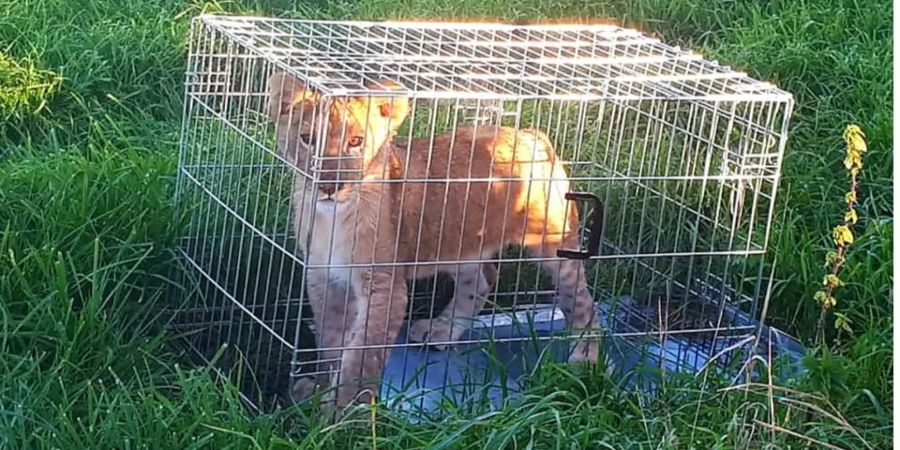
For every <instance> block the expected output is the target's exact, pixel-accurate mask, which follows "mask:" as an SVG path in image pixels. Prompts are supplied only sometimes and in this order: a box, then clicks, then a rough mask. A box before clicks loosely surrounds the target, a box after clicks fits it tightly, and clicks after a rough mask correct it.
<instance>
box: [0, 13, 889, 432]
mask: <svg viewBox="0 0 900 450" xmlns="http://www.w3.org/2000/svg"><path fill="white" fill-rule="evenodd" d="M0 11H2V14H0V17H2V18H0V42H2V43H3V46H2V47H0V120H2V124H0V205H2V207H0V355H3V356H2V357H0V448H92V449H100V448H154V449H156V448H178V449H188V448H202V447H211V448H345V447H360V446H364V447H366V448H382V449H387V448H403V449H406V448H501V447H502V448H519V447H523V448H603V447H606V448H622V447H654V448H656V447H663V448H691V447H693V448H734V447H744V448H760V447H763V446H765V445H767V444H774V445H776V446H778V447H781V448H788V447H790V448H795V447H799V446H803V445H805V444H806V443H809V442H814V443H813V444H812V446H813V447H822V446H824V445H825V443H828V445H833V446H837V447H840V448H886V447H888V446H889V445H890V442H891V432H892V427H893V421H892V414H893V411H892V409H891V403H890V401H891V398H892V395H893V386H892V384H891V379H892V369H891V358H892V353H891V347H890V342H889V339H890V336H891V334H892V329H893V320H892V318H891V311H892V302H893V298H892V293H891V281H892V276H891V274H892V270H893V264H892V257H891V248H892V235H893V220H892V197H891V195H892V194H891V187H892V178H891V162H892V156H893V148H892V140H891V124H892V105H891V98H892V95H893V85H892V69H891V67H892V59H893V47H892V35H891V17H892V10H891V3H890V2H889V1H887V0H855V1H843V0H814V1H813V0H772V1H768V2H736V1H731V0H712V1H710V0H637V1H620V0H601V1H588V0H571V1H548V0H477V1H476V0H460V1H446V0H408V1H398V0H368V1H363V0H335V1H324V0H319V1H316V0H306V1H304V0H297V1H296V2H292V1H287V0H272V1H269V2H265V1H262V0H255V1H254V0H239V1H235V2H206V1H202V0H161V1H157V2H136V1H131V2H125V1H122V2H119V1H114V0H85V1H81V2H72V1H68V0H2V1H0ZM204 11H211V12H212V11H230V12H238V11H243V12H262V13H269V14H278V15H282V16H286V17H320V18H335V17H337V18H354V19H357V18H389V17H501V18H506V19H541V18H551V17H553V18H558V17H563V18H569V19H577V18H606V19H609V20H614V21H617V22H620V23H625V24H628V25H630V26H634V27H638V28H640V29H642V30H645V31H647V32H652V33H655V34H657V35H658V36H660V37H662V38H663V39H665V40H666V41H667V42H672V43H675V44H679V45H682V46H683V47H687V48H691V49H694V50H696V51H699V52H701V53H703V54H705V55H707V56H708V57H710V58H714V59H718V60H719V61H720V62H722V63H724V64H728V65H731V66H733V67H736V68H739V69H741V70H745V71H747V72H749V73H750V74H752V75H753V76H754V77H757V78H760V79H763V80H768V81H771V82H773V83H776V84H777V85H778V86H780V87H782V88H784V89H786V90H788V91H790V92H792V93H793V94H794V95H795V96H796V99H797V108H796V110H795V116H794V120H793V124H792V126H791V129H790V133H791V134H790V143H789V148H788V152H787V158H786V160H785V162H784V183H783V184H782V187H781V191H780V202H779V208H780V209H779V210H780V211H781V214H780V215H779V223H778V224H777V228H776V231H775V234H774V236H773V242H774V249H775V250H774V251H775V252H776V255H777V265H778V277H779V282H778V283H777V284H776V288H775V294H774V298H773V306H772V308H771V309H770V311H769V314H768V319H769V321H770V322H771V323H773V324H775V325H776V326H778V327H780V328H782V329H784V330H786V331H788V332H790V333H792V334H794V335H796V336H798V337H799V338H801V339H803V340H804V342H805V343H807V344H809V345H810V348H811V351H810V357H809V358H807V359H806V360H805V362H804V363H805V364H806V365H807V367H808V368H809V369H810V370H809V372H808V375H807V376H805V377H803V378H802V379H788V380H777V381H778V384H779V385H780V386H782V388H779V389H777V390H775V391H774V392H773V393H772V395H771V396H769V395H766V392H765V391H760V392H758V393H757V392H748V391H721V390H716V387H715V386H712V387H711V386H709V385H707V386H705V387H704V386H701V385H700V383H698V382H697V381H696V380H691V379H685V380H674V381H672V382H671V383H669V384H667V385H666V386H664V388H663V389H662V392H661V393H660V394H659V395H658V396H655V397H648V396H641V395H637V394H633V393H626V392H623V391H622V390H620V389H618V388H617V387H616V386H615V385H614V384H613V383H612V382H611V381H610V380H609V379H607V378H605V377H603V376H602V375H600V374H584V373H581V374H572V373H571V372H570V371H568V370H567V369H564V368H559V367H548V368H547V369H546V370H544V371H542V372H541V373H539V374H538V375H537V376H536V377H535V379H534V380H533V381H532V383H531V385H532V387H531V390H530V391H529V392H528V395H527V396H526V398H525V400H524V402H522V403H518V404H512V405H509V406H508V407H506V408H503V409H500V410H498V411H493V412H488V411H483V412H480V413H471V412H462V411H452V410H448V411H446V414H445V416H444V417H443V418H442V419H441V420H440V421H435V422H433V423H424V424H418V425H411V424H409V423H406V422H403V421H402V420H400V419H398V418H397V417H396V415H394V414H393V413H392V412H390V411H387V410H383V409H377V410H376V411H374V413H373V414H372V415H368V414H367V415H363V416H360V417H359V418H358V419H357V420H355V421H350V422H347V423H344V424H342V425H339V426H334V427H331V426H328V425H327V424H326V423H324V422H322V421H321V420H319V419H318V418H317V416H315V415H313V414H310V413H309V412H308V411H306V410H304V409H302V408H301V409H294V410H287V411H281V412H278V413H272V414H253V413H251V412H248V411H247V410H246V409H245V408H244V407H243V406H242V404H241V402H240V399H239V397H238V396H237V394H236V392H235V391H234V389H233V388H231V387H230V386H229V385H227V384H224V383H221V382H218V381H215V379H214V378H213V377H211V376H210V374H209V373H208V372H207V371H206V370H203V369H192V368H185V367H180V366H178V365H177V364H176V363H175V357H174V355H173V354H172V353H171V352H170V351H169V350H168V347H166V346H165V345H164V344H165V342H166V339H168V336H167V335H165V334H163V333H162V332H161V330H160V327H159V320H156V319H157V316H156V314H157V313H158V311H159V308H158V306H159V305H160V304H161V303H162V302H164V301H165V300H166V298H167V295H169V294H168V293H170V292H172V291H173V289H172V288H171V286H170V284H171V280H169V279H168V276H169V274H170V273H171V270H170V269H171V265H172V264H173V263H174V258H173V256H172V253H171V251H170V250H171V248H172V242H173V239H174V230H173V226H172V223H171V220H170V218H171V217H172V197H173V189H174V174H175V167H176V154H177V152H176V150H177V142H178V131H179V126H180V114H181V109H180V108H181V89H182V88H181V83H182V80H183V65H184V61H185V54H186V33H187V29H188V26H189V19H190V17H192V16H194V15H196V14H199V13H201V12H204ZM848 123H856V124H858V125H860V126H861V127H862V129H863V130H864V131H865V133H866V134H867V136H868V138H869V145H870V148H871V150H870V152H869V153H867V154H866V160H865V167H864V169H863V175H862V187H861V190H860V197H861V202H862V205H861V207H860V208H859V214H860V217H861V221H860V223H859V224H858V225H857V227H856V230H857V240H856V244H855V245H854V246H853V247H851V250H850V253H849V255H848V261H847V266H846V269H845V272H844V273H843V274H842V276H841V278H842V279H843V280H844V281H845V282H846V283H847V285H846V286H844V287H843V288H841V289H840V290H839V291H838V302H837V306H836V311H837V312H840V313H843V314H846V316H847V317H848V318H849V319H850V320H851V327H852V329H853V333H852V334H851V333H847V332H842V333H840V334H839V333H837V332H836V331H835V330H834V327H833V325H832V324H833V316H832V317H831V318H829V321H828V322H827V324H826V325H827V328H828V329H827V340H826V341H827V346H826V347H822V348H814V346H813V345H812V344H813V339H814V337H815V334H816V326H817V325H816V324H817V320H818V305H817V304H816V302H815V301H814V300H813V293H814V292H815V291H816V290H818V289H819V285H820V284H821V282H822V276H823V275H824V271H825V269H824V267H823V265H824V261H825V255H826V253H827V252H828V251H829V249H830V248H831V247H832V246H833V245H832V242H831V237H830V236H831V228H832V227H833V226H834V225H835V224H836V223H837V222H838V221H839V220H840V219H841V217H842V212H841V209H842V207H843V196H844V192H845V191H846V190H847V187H848V183H849V182H848V178H847V175H846V173H845V172H844V170H843V168H842V166H841V160H842V158H843V148H842V142H841V133H842V131H843V129H844V127H845V126H846V125H847V124H848ZM770 400H773V401H771V402H770ZM371 417H374V418H375V425H374V426H371V424H370V423H369V420H370V418H371ZM768 424H776V425H777V426H776V427H772V426H771V425H768Z"/></svg>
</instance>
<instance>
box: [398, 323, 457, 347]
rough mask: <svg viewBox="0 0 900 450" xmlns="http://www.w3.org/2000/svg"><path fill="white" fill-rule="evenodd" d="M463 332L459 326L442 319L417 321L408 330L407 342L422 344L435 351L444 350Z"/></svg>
mask: <svg viewBox="0 0 900 450" xmlns="http://www.w3.org/2000/svg"><path fill="white" fill-rule="evenodd" d="M464 331H465V329H464V327H463V326H462V325H460V324H455V325H454V324H453V323H452V322H450V321H449V320H446V319H442V318H435V319H434V320H432V319H419V320H417V321H415V322H413V324H412V326H411V327H410V328H409V340H410V341H413V342H424V343H427V344H428V346H429V347H431V348H433V349H436V350H441V351H443V350H446V349H447V347H448V346H449V343H450V342H452V341H455V340H456V339H458V338H459V336H461V335H462V333H463V332H464Z"/></svg>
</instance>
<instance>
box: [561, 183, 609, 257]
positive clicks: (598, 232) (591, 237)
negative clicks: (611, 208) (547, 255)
mask: <svg viewBox="0 0 900 450" xmlns="http://www.w3.org/2000/svg"><path fill="white" fill-rule="evenodd" d="M566 200H568V201H584V202H590V203H592V204H593V205H594V214H593V217H592V218H591V230H590V233H589V234H588V244H587V250H584V251H578V250H566V249H558V250H556V256H559V257H560V258H568V259H588V258H590V257H591V256H597V255H599V254H600V241H601V238H602V237H603V202H601V201H600V197H597V196H596V195H595V194H593V193H591V192H566Z"/></svg>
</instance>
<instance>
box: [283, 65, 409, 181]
mask: <svg viewBox="0 0 900 450" xmlns="http://www.w3.org/2000/svg"><path fill="white" fill-rule="evenodd" d="M380 84H382V85H385V86H388V87H389V88H391V89H393V88H396V87H398V85H397V84H395V83H393V82H389V81H384V82H381V83H380ZM408 113H409V103H408V101H407V100H406V99H405V98H398V97H372V98H367V97H326V96H322V95H320V94H319V93H318V92H315V91H313V90H311V89H307V88H306V86H304V85H303V84H302V83H301V82H300V81H299V80H297V79H296V78H294V77H292V76H290V75H286V74H283V73H276V74H274V75H272V76H271V77H270V78H269V118H270V119H271V120H272V121H273V122H274V123H275V129H276V138H277V145H278V151H279V152H280V153H281V154H282V156H284V157H285V158H286V159H287V160H288V161H291V162H292V163H294V164H295V165H297V166H298V167H299V168H300V169H303V170H313V169H315V170H317V172H318V174H319V177H318V179H319V180H320V183H317V184H318V187H319V190H320V191H321V192H322V193H323V194H325V195H326V196H331V195H333V194H335V193H336V192H337V191H340V190H341V189H343V188H345V187H347V186H348V185H347V184H346V182H347V181H354V180H359V179H360V178H361V177H362V174H363V172H365V170H366V169H367V168H368V167H369V165H370V164H371V163H372V160H373V158H374V157H375V155H376V154H377V153H378V151H379V150H380V149H381V147H382V146H383V145H384V144H385V142H386V141H388V140H390V139H392V138H393V136H394V134H395V133H396V131H397V129H398V128H399V127H400V125H401V124H402V123H403V121H404V120H405V119H406V116H407V114H408Z"/></svg>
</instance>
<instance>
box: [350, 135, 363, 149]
mask: <svg viewBox="0 0 900 450" xmlns="http://www.w3.org/2000/svg"><path fill="white" fill-rule="evenodd" d="M362 143H363V138H362V136H353V137H351V138H350V139H348V140H347V145H349V146H350V147H359V146H360V145H362Z"/></svg>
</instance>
